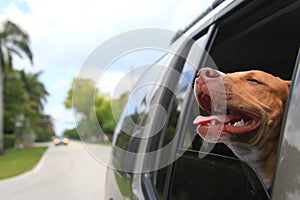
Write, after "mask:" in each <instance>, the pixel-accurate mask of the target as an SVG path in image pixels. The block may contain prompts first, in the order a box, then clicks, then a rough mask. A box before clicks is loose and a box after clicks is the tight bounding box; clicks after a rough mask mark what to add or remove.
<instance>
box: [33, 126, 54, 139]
mask: <svg viewBox="0 0 300 200" xmlns="http://www.w3.org/2000/svg"><path fill="white" fill-rule="evenodd" d="M35 136H36V138H35V141H36V142H48V141H50V140H51V136H50V135H49V134H48V133H47V132H46V131H45V130H44V129H42V128H38V129H37V130H36V131H35Z"/></svg>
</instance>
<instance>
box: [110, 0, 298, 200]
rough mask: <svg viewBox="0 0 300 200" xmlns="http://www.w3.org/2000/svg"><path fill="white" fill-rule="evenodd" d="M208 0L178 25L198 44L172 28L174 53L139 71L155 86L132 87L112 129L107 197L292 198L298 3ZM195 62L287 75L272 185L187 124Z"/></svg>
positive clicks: (195, 111)
mask: <svg viewBox="0 0 300 200" xmlns="http://www.w3.org/2000/svg"><path fill="white" fill-rule="evenodd" d="M212 2H213V3H212V5H211V6H210V7H209V8H208V9H207V11H205V12H204V14H201V13H199V15H200V16H201V17H199V18H198V19H197V20H196V21H195V22H194V23H192V24H191V25H190V26H188V28H187V29H185V30H183V31H180V33H182V34H183V35H184V37H187V38H191V39H192V40H194V41H196V42H194V43H193V42H182V43H176V41H179V40H180V39H182V37H183V36H179V35H180V34H178V35H177V37H176V38H174V41H175V42H174V43H173V44H174V45H175V44H176V45H178V44H179V45H180V48H175V49H176V51H178V52H176V53H173V54H172V53H168V52H167V53H166V54H165V55H163V56H162V57H161V59H159V60H158V61H157V63H156V64H157V65H156V66H162V67H161V70H159V71H158V70H151V67H152V66H149V70H148V71H147V73H145V74H147V75H148V76H149V77H150V78H152V79H151V82H152V83H155V84H152V85H151V84H147V83H143V82H141V85H136V88H139V91H141V92H139V95H136V96H135V101H131V102H130V101H129V102H128V104H127V107H125V109H124V112H123V114H122V116H121V118H120V120H119V123H118V125H117V128H116V130H115V132H114V136H113V149H112V153H111V160H112V166H110V167H108V169H107V177H106V194H105V199H110V200H117V199H151V200H152V199H153V200H156V199H164V200H165V199H170V200H190V199H204V200H206V199H208V200H210V199H228V200H235V199H236V200H266V199H267V200H268V199H274V200H282V199H300V123H299V119H300V95H299V94H300V54H299V47H300V1H299V0H217V1H212ZM171 45H172V44H171ZM196 45H200V46H201V47H202V49H204V50H205V51H203V50H202V51H201V50H199V48H195V47H196ZM172 49H174V48H172ZM178 55H180V56H178ZM185 58H186V59H185ZM190 60H193V64H196V65H193V66H191V64H190V63H189V62H187V61H190ZM163 66H166V67H163ZM202 67H211V68H218V70H220V71H222V72H224V73H230V72H240V71H246V70H251V69H257V70H262V71H265V72H268V73H271V74H273V75H275V76H278V77H280V78H282V79H284V80H291V85H290V93H289V97H288V101H287V102H286V105H285V113H284V117H283V121H282V127H281V129H280V130H278V131H279V132H280V138H278V139H279V145H278V149H277V158H276V161H275V165H276V166H275V168H276V169H275V172H274V179H273V184H272V186H271V187H268V186H266V185H265V184H264V182H263V180H262V177H260V176H259V175H258V173H256V171H255V170H254V169H252V168H251V167H250V166H249V165H248V164H247V163H246V162H245V161H242V160H241V159H239V158H237V157H236V156H235V154H234V153H233V152H232V151H231V149H229V148H228V147H227V146H226V145H225V144H223V143H218V144H213V145H211V144H209V143H206V142H205V141H203V140H202V138H201V137H199V135H198V134H197V133H196V127H197V126H195V125H193V121H194V119H195V118H196V116H197V115H199V113H201V114H202V113H205V112H204V111H203V110H201V109H200V108H199V106H198V105H197V102H196V100H195V98H194V93H193V85H194V82H195V77H196V76H197V71H198V70H199V69H200V68H202ZM153 68H155V66H153ZM156 68H157V67H156ZM171 69H172V70H171ZM174 72H176V73H174ZM178 73H179V74H180V75H178ZM174 74H175V75H174ZM144 80H145V81H146V80H147V79H146V78H144ZM149 83H150V81H149ZM144 85H147V89H144V88H143V86H144ZM150 87H152V88H150ZM141 88H142V89H141ZM133 92H134V90H133ZM133 95H134V94H133ZM241 95H242V94H241ZM129 96H130V95H129ZM129 98H130V97H129ZM162 110H164V111H165V112H162ZM126 111H127V112H126ZM162 114H165V116H164V117H163V116H162ZM133 122H134V123H133ZM153 130H155V133H153V132H152V131H153ZM167 148H168V149H169V151H163V150H164V149H167ZM134 155H136V156H134ZM148 155H149V156H148ZM165 161H170V162H165ZM135 169H136V170H135Z"/></svg>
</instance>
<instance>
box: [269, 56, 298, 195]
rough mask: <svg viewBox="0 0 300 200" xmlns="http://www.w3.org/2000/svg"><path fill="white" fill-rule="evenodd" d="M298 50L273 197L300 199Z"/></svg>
mask: <svg viewBox="0 0 300 200" xmlns="http://www.w3.org/2000/svg"><path fill="white" fill-rule="evenodd" d="M299 119H300V52H299V53H298V58H297V62H296V66H295V70H294V77H293V81H292V84H291V87H290V99H289V103H288V105H287V107H286V114H285V121H284V125H283V127H282V130H283V135H282V138H281V145H280V151H279V157H278V159H277V170H276V173H275V181H274V188H273V194H272V197H273V199H275V200H276V199H278V200H279V199H300V123H299Z"/></svg>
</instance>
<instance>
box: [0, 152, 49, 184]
mask: <svg viewBox="0 0 300 200" xmlns="http://www.w3.org/2000/svg"><path fill="white" fill-rule="evenodd" d="M46 149H47V147H35V148H30V149H22V150H17V149H11V150H7V151H5V154H4V155H3V156H0V179H5V178H8V177H12V176H16V175H18V174H22V173H24V172H26V171H28V170H31V169H32V168H33V167H34V166H35V165H36V164H37V163H38V162H39V160H40V158H41V157H42V155H43V154H44V152H45V151H46Z"/></svg>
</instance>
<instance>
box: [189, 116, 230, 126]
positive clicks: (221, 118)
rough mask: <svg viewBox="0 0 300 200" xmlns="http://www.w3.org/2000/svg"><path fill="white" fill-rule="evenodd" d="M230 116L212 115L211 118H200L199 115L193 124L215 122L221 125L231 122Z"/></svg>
mask: <svg viewBox="0 0 300 200" xmlns="http://www.w3.org/2000/svg"><path fill="white" fill-rule="evenodd" d="M231 118H232V117H231V116H230V115H212V116H201V115H199V116H198V117H197V118H196V119H195V120H194V122H193V123H194V124H206V123H208V122H210V121H212V120H217V121H219V122H221V123H227V122H229V121H230V120H231Z"/></svg>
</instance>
